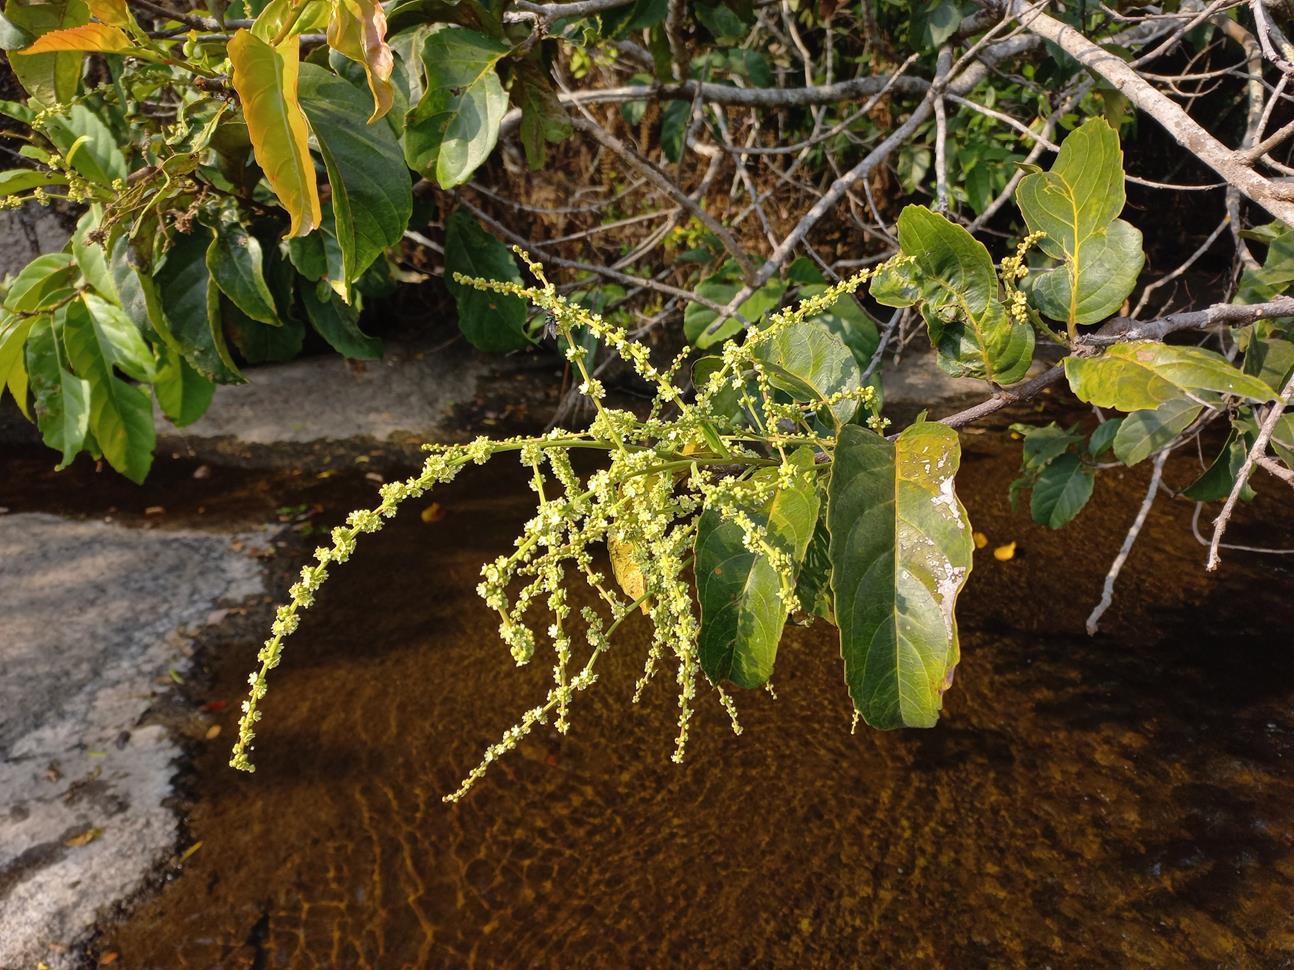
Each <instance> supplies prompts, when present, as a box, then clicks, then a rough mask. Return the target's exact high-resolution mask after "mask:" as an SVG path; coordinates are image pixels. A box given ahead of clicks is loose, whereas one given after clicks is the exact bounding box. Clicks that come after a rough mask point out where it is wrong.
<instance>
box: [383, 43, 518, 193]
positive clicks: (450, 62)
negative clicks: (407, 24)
mask: <svg viewBox="0 0 1294 970" xmlns="http://www.w3.org/2000/svg"><path fill="white" fill-rule="evenodd" d="M508 50H509V48H508V46H507V45H506V44H504V43H502V42H501V41H497V40H495V39H494V38H492V37H487V36H485V35H484V34H479V33H477V32H476V31H474V30H466V29H464V28H462V27H445V28H442V29H441V30H438V31H436V32H435V33H434V34H432V35H431V36H430V37H428V38H427V41H426V44H425V45H424V46H423V50H422V61H423V66H424V68H425V70H426V75H427V90H426V91H425V92H424V94H423V96H422V100H421V101H419V102H418V106H417V107H416V108H414V109H413V111H411V112H410V113H409V117H408V119H407V121H406V124H405V157H406V159H407V160H408V163H409V166H410V167H411V168H414V169H416V170H418V171H420V172H422V173H423V174H424V175H427V176H429V177H430V176H434V177H435V179H436V181H437V182H438V183H439V184H440V187H441V188H443V189H450V188H453V187H454V186H456V185H461V184H462V183H463V182H466V181H467V180H468V179H469V178H471V176H472V173H473V172H474V171H476V169H477V168H478V167H479V166H480V165H481V163H482V162H484V161H485V160H486V159H487V158H488V157H489V155H490V152H492V151H494V146H495V144H496V143H497V142H498V139H499V125H500V124H502V122H503V116H504V114H505V113H506V112H507V110H508V95H507V92H505V91H504V90H503V85H502V83H501V82H500V81H499V75H498V73H497V72H496V71H495V69H494V66H495V64H496V63H498V61H499V59H500V58H501V57H503V56H504V55H505V54H507V53H508Z"/></svg>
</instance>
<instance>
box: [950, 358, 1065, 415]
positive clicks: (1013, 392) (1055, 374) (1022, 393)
mask: <svg viewBox="0 0 1294 970" xmlns="http://www.w3.org/2000/svg"><path fill="white" fill-rule="evenodd" d="M1064 376H1065V368H1064V366H1063V364H1057V365H1055V366H1054V367H1052V368H1051V369H1050V370H1047V371H1044V372H1043V373H1041V374H1039V375H1038V376H1037V377H1035V378H1033V379H1032V380H1029V381H1025V382H1024V383H1023V384H1018V385H1016V386H1015V387H1013V388H1009V389H1008V388H999V389H998V391H997V393H996V394H994V395H993V396H992V397H991V398H989V399H988V400H987V401H981V402H980V403H979V404H976V405H975V406H974V407H969V408H967V409H966V410H964V411H958V412H957V413H956V414H950V415H949V416H948V417H946V418H940V419H939V423H940V424H946V425H948V427H950V428H960V427H963V426H965V425H968V424H971V423H972V422H974V421H978V420H979V419H980V418H984V417H988V415H990V414H992V413H993V412H994V411H1001V410H1002V409H1003V408H1004V407H1008V406H1009V405H1012V404H1019V403H1020V402H1021V401H1028V400H1030V399H1031V398H1035V397H1037V396H1038V395H1039V394H1041V393H1042V392H1043V389H1044V388H1047V387H1050V386H1051V385H1052V384H1055V383H1056V382H1057V381H1059V380H1060V379H1061V378H1062V377H1064Z"/></svg>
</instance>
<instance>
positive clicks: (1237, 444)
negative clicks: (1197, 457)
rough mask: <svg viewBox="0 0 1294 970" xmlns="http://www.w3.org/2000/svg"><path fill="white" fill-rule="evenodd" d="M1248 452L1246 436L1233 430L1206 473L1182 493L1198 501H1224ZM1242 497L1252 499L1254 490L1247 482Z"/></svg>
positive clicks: (1234, 483) (1233, 486)
mask: <svg viewBox="0 0 1294 970" xmlns="http://www.w3.org/2000/svg"><path fill="white" fill-rule="evenodd" d="M1248 452H1249V448H1248V446H1247V445H1246V444H1245V440H1244V438H1243V437H1242V436H1241V435H1239V434H1237V433H1236V431H1235V430H1232V432H1231V433H1230V434H1229V435H1227V440H1226V443H1225V444H1223V446H1222V450H1221V451H1219V452H1218V454H1217V456H1216V457H1215V458H1214V459H1213V462H1212V463H1211V464H1210V465H1209V467H1208V468H1207V469H1205V471H1204V474H1203V475H1201V476H1200V477H1199V478H1197V479H1196V480H1195V481H1194V482H1192V483H1191V484H1190V485H1188V486H1187V487H1186V489H1185V490H1184V491H1183V492H1182V494H1183V495H1184V496H1186V498H1189V499H1192V500H1193V501H1196V502H1220V501H1222V500H1223V499H1225V498H1226V497H1227V496H1228V495H1230V494H1231V490H1232V489H1233V488H1235V485H1236V476H1237V475H1239V474H1240V469H1241V467H1242V466H1243V465H1244V463H1245V457H1246V455H1247V454H1248ZM1240 497H1241V498H1242V499H1244V500H1245V501H1246V502H1249V501H1252V500H1253V497H1254V490H1253V489H1252V488H1250V487H1249V485H1248V484H1247V483H1246V485H1245V487H1244V489H1243V490H1242V491H1241V493H1240Z"/></svg>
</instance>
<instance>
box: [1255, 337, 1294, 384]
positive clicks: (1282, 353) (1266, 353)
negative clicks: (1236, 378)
mask: <svg viewBox="0 0 1294 970" xmlns="http://www.w3.org/2000/svg"><path fill="white" fill-rule="evenodd" d="M1243 346H1244V348H1245V359H1244V364H1243V370H1244V372H1245V373H1246V374H1252V375H1253V376H1254V377H1257V378H1258V379H1259V380H1261V381H1262V382H1263V383H1265V384H1267V385H1268V386H1270V387H1284V386H1285V382H1286V381H1288V380H1289V379H1290V374H1291V373H1294V340H1291V339H1290V338H1289V337H1288V336H1287V335H1285V334H1282V333H1280V332H1278V331H1276V330H1274V329H1273V328H1272V326H1271V324H1268V323H1259V324H1256V325H1254V326H1253V327H1250V328H1249V339H1248V341H1247V343H1246V344H1244V345H1243Z"/></svg>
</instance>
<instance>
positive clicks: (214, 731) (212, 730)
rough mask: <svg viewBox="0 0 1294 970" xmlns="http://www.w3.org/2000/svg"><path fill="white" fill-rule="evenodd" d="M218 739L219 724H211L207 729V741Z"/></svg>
mask: <svg viewBox="0 0 1294 970" xmlns="http://www.w3.org/2000/svg"><path fill="white" fill-rule="evenodd" d="M218 737H220V725H219V724H213V725H211V727H209V728H207V740H208V741H212V740H215V739H216V738H218Z"/></svg>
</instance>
